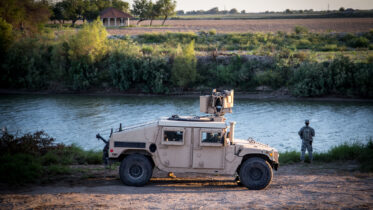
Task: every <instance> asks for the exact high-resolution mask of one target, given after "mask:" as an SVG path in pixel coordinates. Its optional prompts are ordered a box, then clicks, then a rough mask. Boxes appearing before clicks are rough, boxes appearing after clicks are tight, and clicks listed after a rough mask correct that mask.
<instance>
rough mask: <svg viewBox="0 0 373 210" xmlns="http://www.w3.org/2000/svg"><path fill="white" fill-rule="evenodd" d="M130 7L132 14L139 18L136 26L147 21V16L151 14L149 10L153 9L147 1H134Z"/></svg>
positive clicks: (151, 4)
mask: <svg viewBox="0 0 373 210" xmlns="http://www.w3.org/2000/svg"><path fill="white" fill-rule="evenodd" d="M132 7H133V10H132V12H133V14H134V15H137V16H138V17H139V21H138V22H137V25H139V23H140V22H141V21H144V20H147V19H148V18H149V14H150V12H151V11H150V10H151V9H152V7H153V3H152V2H151V1H147V0H134V1H133V5H132Z"/></svg>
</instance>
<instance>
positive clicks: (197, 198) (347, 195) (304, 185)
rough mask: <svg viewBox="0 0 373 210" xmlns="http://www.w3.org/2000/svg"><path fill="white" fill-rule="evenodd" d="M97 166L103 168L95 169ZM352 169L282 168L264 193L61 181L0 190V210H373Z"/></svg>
mask: <svg viewBox="0 0 373 210" xmlns="http://www.w3.org/2000/svg"><path fill="white" fill-rule="evenodd" d="M97 167H101V166H97ZM356 167H357V166H356V165H355V164H342V163H332V164H317V163H316V164H313V165H309V164H305V165H301V164H294V165H288V166H283V167H280V169H279V171H277V172H275V176H274V179H273V182H272V184H271V185H270V187H269V188H268V189H266V190H261V191H249V190H247V189H246V188H244V187H240V186H237V184H236V183H235V182H234V181H233V178H232V177H217V176H213V177H211V176H210V177H207V178H206V177H201V176H197V175H184V174H176V175H177V178H162V177H164V176H165V175H166V174H165V173H161V172H155V173H154V176H156V177H153V178H152V179H151V182H150V183H149V184H148V185H146V186H145V187H128V186H124V185H122V184H121V182H120V180H119V178H118V175H117V171H116V170H112V171H110V172H107V171H106V172H105V170H102V169H101V170H100V169H97V170H96V172H95V173H94V174H93V175H92V174H91V175H90V178H88V177H79V176H77V177H73V176H70V177H67V178H66V177H65V178H62V180H60V181H55V182H53V183H50V184H47V185H44V186H35V185H34V186H29V187H22V188H19V189H12V190H10V189H5V188H3V189H1V190H0V209H12V208H14V209H29V208H37V209H38V208H43V209H44V208H57V209H60V208H62V209H77V208H79V209H80V208H82V209H97V208H105V209H118V208H125V209H150V208H155V209H190V208H207V209H232V208H239V209H241V208H260V209H262V208H276V209H277V208H290V209H301V208H312V209H314V208H323V209H325V208H328V209H336V208H353V209H356V208H360V209H372V208H373V174H367V173H360V172H357V171H356Z"/></svg>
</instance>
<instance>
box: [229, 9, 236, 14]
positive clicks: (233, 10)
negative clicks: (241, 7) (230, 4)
mask: <svg viewBox="0 0 373 210" xmlns="http://www.w3.org/2000/svg"><path fill="white" fill-rule="evenodd" d="M229 14H238V10H237V9H236V8H233V9H231V10H230V11H229Z"/></svg>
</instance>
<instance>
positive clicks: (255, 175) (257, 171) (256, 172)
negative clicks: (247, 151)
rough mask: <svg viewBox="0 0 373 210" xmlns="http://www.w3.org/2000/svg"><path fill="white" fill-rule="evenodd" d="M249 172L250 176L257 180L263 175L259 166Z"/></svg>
mask: <svg viewBox="0 0 373 210" xmlns="http://www.w3.org/2000/svg"><path fill="white" fill-rule="evenodd" d="M249 174H250V178H251V179H252V180H255V181H257V180H260V179H261V178H262V176H263V172H262V171H261V170H260V169H259V168H252V169H250V172H249Z"/></svg>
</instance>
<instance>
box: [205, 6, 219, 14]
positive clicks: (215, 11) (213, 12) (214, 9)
mask: <svg viewBox="0 0 373 210" xmlns="http://www.w3.org/2000/svg"><path fill="white" fill-rule="evenodd" d="M206 13H207V14H218V13H219V8H218V7H213V8H211V9H210V10H208V11H207V12H206Z"/></svg>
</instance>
